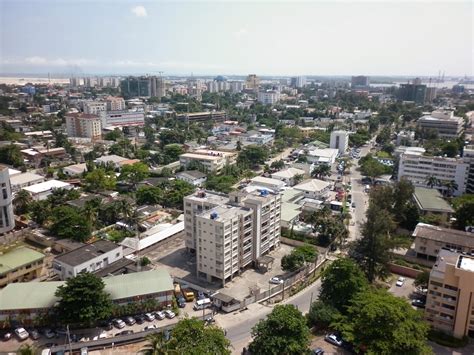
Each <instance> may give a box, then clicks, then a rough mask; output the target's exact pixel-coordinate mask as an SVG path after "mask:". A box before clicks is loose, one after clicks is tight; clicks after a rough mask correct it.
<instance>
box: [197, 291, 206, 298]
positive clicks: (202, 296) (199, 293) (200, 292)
mask: <svg viewBox="0 0 474 355" xmlns="http://www.w3.org/2000/svg"><path fill="white" fill-rule="evenodd" d="M204 298H207V297H206V295H205V293H204V292H202V291H198V300H203V299H204Z"/></svg>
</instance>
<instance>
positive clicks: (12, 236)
mask: <svg viewBox="0 0 474 355" xmlns="http://www.w3.org/2000/svg"><path fill="white" fill-rule="evenodd" d="M27 232H29V228H23V229H20V230H16V231H12V232H9V233H5V234H3V235H1V236H0V244H10V243H13V242H15V241H17V240H24V239H25V237H26V235H27Z"/></svg>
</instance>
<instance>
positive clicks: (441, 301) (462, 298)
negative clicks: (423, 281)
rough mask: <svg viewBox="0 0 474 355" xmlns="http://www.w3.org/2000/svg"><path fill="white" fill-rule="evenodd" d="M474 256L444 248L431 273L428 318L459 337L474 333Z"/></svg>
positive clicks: (429, 321)
mask: <svg viewBox="0 0 474 355" xmlns="http://www.w3.org/2000/svg"><path fill="white" fill-rule="evenodd" d="M473 297H474V257H472V256H471V255H470V254H463V253H458V252H455V251H451V250H446V249H441V250H440V251H439V254H438V258H437V260H436V263H435V265H434V266H433V268H432V269H431V272H430V282H429V285H428V294H427V299H426V309H425V316H424V317H425V320H426V321H427V322H428V323H429V324H430V325H431V326H432V327H433V328H435V329H438V330H441V331H443V332H446V333H448V334H450V335H452V336H455V337H457V338H462V337H463V336H467V335H469V336H473V335H474V303H473V302H472V300H473Z"/></svg>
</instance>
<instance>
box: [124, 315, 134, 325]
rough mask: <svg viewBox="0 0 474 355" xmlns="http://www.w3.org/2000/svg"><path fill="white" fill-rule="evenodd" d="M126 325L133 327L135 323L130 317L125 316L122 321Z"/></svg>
mask: <svg viewBox="0 0 474 355" xmlns="http://www.w3.org/2000/svg"><path fill="white" fill-rule="evenodd" d="M123 320H124V321H125V323H126V324H127V325H134V324H135V323H136V322H137V321H136V320H135V318H133V317H131V316H127V317H125V318H124V319H123Z"/></svg>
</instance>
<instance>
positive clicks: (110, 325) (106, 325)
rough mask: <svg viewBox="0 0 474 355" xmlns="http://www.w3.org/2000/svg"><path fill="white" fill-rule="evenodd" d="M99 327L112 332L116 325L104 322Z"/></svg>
mask: <svg viewBox="0 0 474 355" xmlns="http://www.w3.org/2000/svg"><path fill="white" fill-rule="evenodd" d="M99 325H100V326H101V327H102V328H104V329H105V330H112V329H113V328H114V325H113V324H112V322H111V321H109V320H106V321H103V322H101V323H100V324H99Z"/></svg>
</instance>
